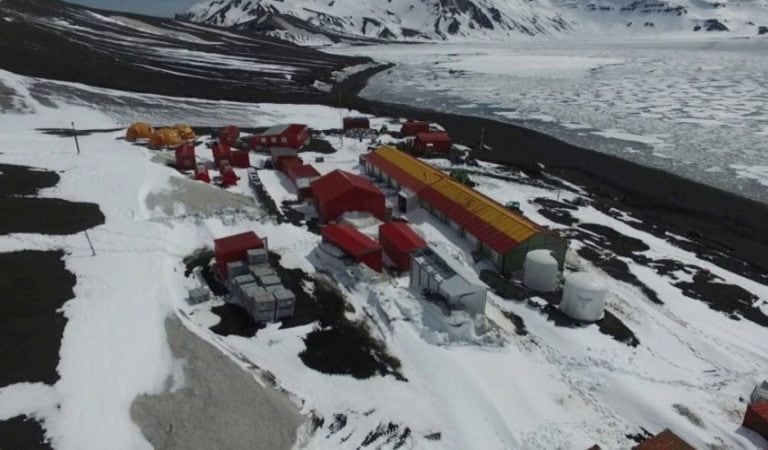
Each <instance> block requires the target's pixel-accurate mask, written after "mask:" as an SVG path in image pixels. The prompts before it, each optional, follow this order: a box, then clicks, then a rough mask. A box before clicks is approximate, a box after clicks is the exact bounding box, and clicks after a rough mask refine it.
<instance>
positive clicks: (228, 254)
mask: <svg viewBox="0 0 768 450" xmlns="http://www.w3.org/2000/svg"><path fill="white" fill-rule="evenodd" d="M256 248H264V241H263V240H262V239H261V238H260V237H259V236H258V235H257V234H256V233H254V232H253V231H247V232H245V233H240V234H235V235H232V236H227V237H223V238H220V239H216V240H214V241H213V253H214V255H215V256H216V267H217V269H218V270H219V275H221V277H222V278H226V277H227V263H231V262H236V261H243V260H245V259H246V258H247V257H248V250H252V249H256Z"/></svg>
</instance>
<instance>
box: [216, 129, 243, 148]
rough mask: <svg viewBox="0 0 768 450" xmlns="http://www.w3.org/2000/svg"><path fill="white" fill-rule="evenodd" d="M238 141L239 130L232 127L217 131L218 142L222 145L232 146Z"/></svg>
mask: <svg viewBox="0 0 768 450" xmlns="http://www.w3.org/2000/svg"><path fill="white" fill-rule="evenodd" d="M238 139H240V128H237V127H236V126H234V125H230V126H228V127H224V128H222V129H221V131H219V142H221V143H223V144H227V145H229V146H232V145H235V143H237V140H238Z"/></svg>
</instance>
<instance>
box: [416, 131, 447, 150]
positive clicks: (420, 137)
mask: <svg viewBox="0 0 768 450" xmlns="http://www.w3.org/2000/svg"><path fill="white" fill-rule="evenodd" d="M452 147H453V139H451V135H450V134H448V133H446V132H445V131H430V132H427V133H418V134H417V135H416V139H415V140H414V141H413V148H414V149H415V150H416V151H417V152H421V153H449V152H450V151H451V148H452Z"/></svg>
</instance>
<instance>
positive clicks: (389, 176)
mask: <svg viewBox="0 0 768 450" xmlns="http://www.w3.org/2000/svg"><path fill="white" fill-rule="evenodd" d="M364 163H365V171H366V173H367V174H368V175H370V176H373V177H375V178H378V179H380V180H382V181H385V182H387V183H388V184H390V185H392V186H394V187H396V188H399V189H406V190H408V191H410V192H412V193H414V194H415V195H416V196H417V197H418V199H419V203H420V204H421V206H422V207H424V208H425V209H427V210H428V211H430V212H431V213H432V214H434V215H435V216H436V217H438V218H439V219H440V220H442V221H443V222H445V223H447V224H449V225H450V226H451V228H453V229H454V230H455V231H456V232H458V233H459V234H460V235H461V236H463V237H465V238H466V239H467V240H468V241H469V242H470V243H472V245H473V246H474V247H475V249H476V250H478V251H480V252H481V253H483V254H484V255H485V256H487V257H488V258H489V259H490V260H491V261H493V263H494V265H495V266H496V268H497V269H498V270H499V272H501V273H504V274H508V273H511V272H514V271H519V270H522V266H523V262H524V261H525V255H526V254H527V253H528V252H529V251H531V250H541V249H547V250H550V251H551V252H552V255H553V256H554V257H555V259H557V261H558V263H559V265H560V267H561V268H562V266H563V263H564V260H565V250H566V248H567V242H566V241H565V240H564V239H562V238H561V237H560V236H558V235H557V234H556V233H554V232H553V231H551V230H548V229H546V228H544V227H541V226H540V225H537V224H535V223H533V222H531V221H530V220H528V219H527V218H525V217H523V216H522V215H520V214H518V213H516V212H514V211H512V210H510V209H508V208H506V207H504V206H503V205H501V204H500V203H498V202H497V201H495V200H493V199H491V198H489V197H487V196H485V195H483V194H481V193H480V192H477V191H476V190H474V189H472V188H469V187H467V186H465V185H463V184H461V183H459V182H457V181H455V180H453V179H452V178H451V177H450V176H449V175H448V174H446V173H445V172H443V171H441V170H439V169H437V168H435V167H433V166H431V165H429V164H427V163H425V162H423V161H421V160H419V159H418V158H415V157H413V156H411V155H408V154H407V153H404V152H402V151H400V150H398V149H396V148H394V147H390V146H382V147H380V148H379V149H377V150H375V151H373V152H371V153H369V154H367V155H366V156H365V158H364Z"/></svg>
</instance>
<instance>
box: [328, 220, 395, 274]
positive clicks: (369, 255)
mask: <svg viewBox="0 0 768 450" xmlns="http://www.w3.org/2000/svg"><path fill="white" fill-rule="evenodd" d="M322 234H323V242H328V243H330V244H333V245H335V246H336V247H338V248H340V249H341V250H343V251H344V253H346V254H348V255H349V256H351V257H352V259H354V260H355V261H357V262H359V263H362V264H365V265H366V266H368V267H370V268H371V269H373V270H375V271H377V272H381V246H380V245H379V244H378V243H377V242H376V241H374V240H373V239H371V238H369V237H368V236H366V235H364V234H363V233H361V232H360V231H358V230H357V228H354V227H351V226H349V225H328V226H326V227H324V228H323V231H322Z"/></svg>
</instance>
